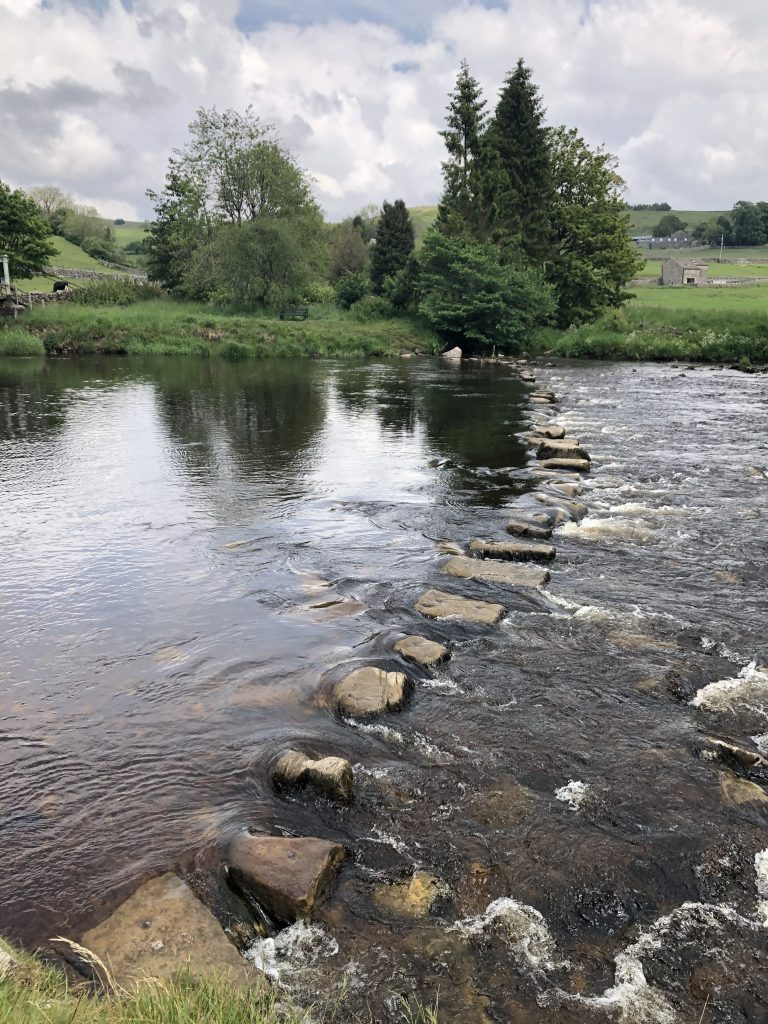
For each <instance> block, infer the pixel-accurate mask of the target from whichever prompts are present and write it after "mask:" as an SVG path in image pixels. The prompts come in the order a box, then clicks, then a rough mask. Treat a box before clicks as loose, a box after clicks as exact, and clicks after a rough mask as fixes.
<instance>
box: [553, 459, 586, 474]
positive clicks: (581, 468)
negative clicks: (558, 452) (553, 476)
mask: <svg viewBox="0 0 768 1024" xmlns="http://www.w3.org/2000/svg"><path fill="white" fill-rule="evenodd" d="M541 465H542V467H543V468H544V469H570V470H573V472H574V473H588V472H589V470H590V464H589V461H588V460H587V459H571V458H556V459H555V458H553V459H544V460H543V462H542V463H541Z"/></svg>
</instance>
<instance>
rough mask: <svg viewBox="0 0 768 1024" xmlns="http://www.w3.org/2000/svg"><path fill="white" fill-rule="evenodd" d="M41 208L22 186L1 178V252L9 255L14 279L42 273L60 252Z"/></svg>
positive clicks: (0, 253)
mask: <svg viewBox="0 0 768 1024" xmlns="http://www.w3.org/2000/svg"><path fill="white" fill-rule="evenodd" d="M48 233H49V226H48V223H47V221H46V220H45V218H44V216H43V214H42V212H41V210H40V207H39V206H38V205H37V203H36V202H35V201H34V200H33V199H31V198H30V197H29V196H28V195H27V194H26V193H25V192H22V190H21V189H14V190H11V188H10V186H8V185H6V184H5V182H2V181H0V255H2V254H3V253H5V254H7V256H8V263H9V269H10V273H11V278H12V279H14V278H24V277H32V276H34V275H35V274H39V273H40V272H41V271H42V270H43V268H44V267H45V265H46V264H47V263H49V262H50V260H51V258H52V257H53V256H54V255H55V253H56V248H55V246H53V245H52V244H51V242H50V241H49V240H48Z"/></svg>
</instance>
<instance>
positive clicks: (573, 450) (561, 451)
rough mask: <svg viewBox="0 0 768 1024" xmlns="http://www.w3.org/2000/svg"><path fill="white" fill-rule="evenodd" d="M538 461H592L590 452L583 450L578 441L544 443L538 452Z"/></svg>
mask: <svg viewBox="0 0 768 1024" xmlns="http://www.w3.org/2000/svg"><path fill="white" fill-rule="evenodd" d="M536 458H537V459H541V460H544V459H561V458H566V459H586V460H587V462H589V461H590V458H589V452H588V451H587V449H586V448H582V446H581V445H580V444H579V442H578V441H576V440H570V439H567V440H563V441H550V440H547V441H542V442H541V444H540V445H539V447H538V449H537V451H536Z"/></svg>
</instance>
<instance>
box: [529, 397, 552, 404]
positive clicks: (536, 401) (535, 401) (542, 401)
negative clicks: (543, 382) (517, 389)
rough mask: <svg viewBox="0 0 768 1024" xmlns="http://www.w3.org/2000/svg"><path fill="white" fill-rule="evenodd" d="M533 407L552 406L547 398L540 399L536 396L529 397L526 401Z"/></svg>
mask: <svg viewBox="0 0 768 1024" xmlns="http://www.w3.org/2000/svg"><path fill="white" fill-rule="evenodd" d="M528 401H529V402H532V403H533V405H552V402H551V401H550V400H549V399H548V398H540V397H539V396H538V395H531V397H530V398H529V399H528Z"/></svg>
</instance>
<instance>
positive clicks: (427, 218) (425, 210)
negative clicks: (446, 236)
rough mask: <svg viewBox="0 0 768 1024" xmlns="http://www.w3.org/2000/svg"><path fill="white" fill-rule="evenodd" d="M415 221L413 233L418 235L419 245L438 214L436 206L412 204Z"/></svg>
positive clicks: (411, 210) (417, 243)
mask: <svg viewBox="0 0 768 1024" xmlns="http://www.w3.org/2000/svg"><path fill="white" fill-rule="evenodd" d="M409 212H410V214H411V220H412V221H413V233H414V235H415V236H416V245H419V244H420V243H421V241H422V239H423V238H424V235H426V233H427V230H428V228H430V227H432V225H433V224H434V222H435V217H436V216H437V207H436V206H412V207H411V208H410V210H409Z"/></svg>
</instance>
